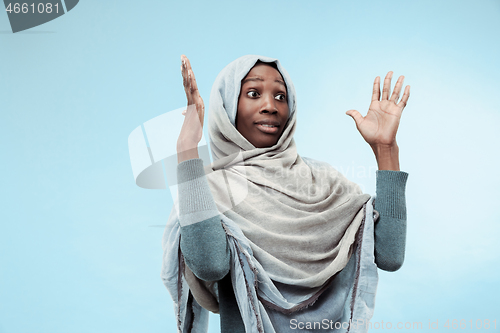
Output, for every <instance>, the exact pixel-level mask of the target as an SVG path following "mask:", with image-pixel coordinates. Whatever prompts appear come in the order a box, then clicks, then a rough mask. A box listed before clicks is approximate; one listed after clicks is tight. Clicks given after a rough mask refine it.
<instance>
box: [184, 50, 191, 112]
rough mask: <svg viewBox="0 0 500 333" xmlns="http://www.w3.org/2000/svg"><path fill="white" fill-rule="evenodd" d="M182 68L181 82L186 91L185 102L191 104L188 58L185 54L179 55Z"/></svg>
mask: <svg viewBox="0 0 500 333" xmlns="http://www.w3.org/2000/svg"><path fill="white" fill-rule="evenodd" d="M181 61H182V64H181V69H182V84H183V86H184V92H185V93H186V98H187V104H188V105H190V104H193V95H192V94H191V78H190V73H189V59H188V58H187V57H186V56H185V55H181Z"/></svg>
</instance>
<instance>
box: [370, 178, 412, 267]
mask: <svg viewBox="0 0 500 333" xmlns="http://www.w3.org/2000/svg"><path fill="white" fill-rule="evenodd" d="M376 173H377V189H376V191H377V196H376V198H375V209H376V210H377V211H378V212H379V214H380V216H379V219H378V222H377V223H376V224H375V263H376V264H377V266H378V268H380V269H382V270H384V271H389V272H394V271H396V270H398V269H399V268H401V266H402V265H403V261H404V257H405V245H406V199H405V186H406V180H407V179H408V173H406V172H403V171H391V170H378V171H377V172H376Z"/></svg>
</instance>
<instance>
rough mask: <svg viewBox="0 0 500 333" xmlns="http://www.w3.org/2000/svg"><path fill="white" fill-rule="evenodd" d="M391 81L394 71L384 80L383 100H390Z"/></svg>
mask: <svg viewBox="0 0 500 333" xmlns="http://www.w3.org/2000/svg"><path fill="white" fill-rule="evenodd" d="M391 79H392V71H390V72H389V73H387V75H386V76H385V79H384V89H383V90H382V100H387V99H389V90H391Z"/></svg>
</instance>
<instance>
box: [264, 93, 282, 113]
mask: <svg viewBox="0 0 500 333" xmlns="http://www.w3.org/2000/svg"><path fill="white" fill-rule="evenodd" d="M261 100H262V102H263V104H262V106H261V108H260V113H272V114H274V113H277V112H278V108H277V107H276V100H275V99H274V96H271V95H266V96H264V97H263V98H262V99H261Z"/></svg>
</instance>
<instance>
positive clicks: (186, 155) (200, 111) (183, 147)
mask: <svg viewBox="0 0 500 333" xmlns="http://www.w3.org/2000/svg"><path fill="white" fill-rule="evenodd" d="M181 61H182V65H181V71H182V82H183V84H184V91H185V92H186V97H187V109H186V110H184V111H183V112H182V114H183V115H184V116H185V118H184V123H183V124H182V128H181V132H180V134H179V138H178V139H177V160H178V162H179V163H180V162H182V161H184V160H187V159H191V158H199V156H198V148H197V147H198V143H199V142H200V140H201V137H202V134H203V117H204V115H205V105H204V103H203V99H202V98H201V95H200V92H199V91H198V85H197V84H196V79H195V77H194V73H193V69H192V68H191V64H190V63H189V59H188V58H187V57H186V56H185V55H182V56H181Z"/></svg>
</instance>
